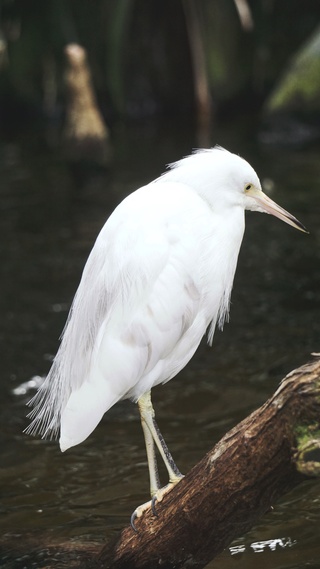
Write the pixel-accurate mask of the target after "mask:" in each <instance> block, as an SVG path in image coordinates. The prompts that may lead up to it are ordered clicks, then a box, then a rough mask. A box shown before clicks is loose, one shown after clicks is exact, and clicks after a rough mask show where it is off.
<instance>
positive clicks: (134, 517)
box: [130, 510, 138, 533]
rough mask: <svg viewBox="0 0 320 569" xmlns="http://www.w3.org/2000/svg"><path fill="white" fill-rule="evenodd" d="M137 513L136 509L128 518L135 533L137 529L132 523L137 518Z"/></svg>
mask: <svg viewBox="0 0 320 569" xmlns="http://www.w3.org/2000/svg"><path fill="white" fill-rule="evenodd" d="M137 517H138V515H137V512H136V510H135V511H134V512H133V513H132V515H131V518H130V525H131V527H132V529H133V531H135V532H136V533H138V530H137V528H136V526H135V525H134V522H135V520H136V519H137Z"/></svg>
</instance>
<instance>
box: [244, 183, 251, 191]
mask: <svg viewBox="0 0 320 569" xmlns="http://www.w3.org/2000/svg"><path fill="white" fill-rule="evenodd" d="M251 188H252V184H248V185H247V186H246V187H245V190H246V192H248V191H249V190H251Z"/></svg>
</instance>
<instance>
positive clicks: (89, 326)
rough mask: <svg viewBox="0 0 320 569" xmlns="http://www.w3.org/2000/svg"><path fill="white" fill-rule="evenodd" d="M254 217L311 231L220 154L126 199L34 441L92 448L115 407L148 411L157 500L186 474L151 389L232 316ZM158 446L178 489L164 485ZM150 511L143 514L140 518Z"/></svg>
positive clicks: (104, 234) (37, 402) (46, 393)
mask: <svg viewBox="0 0 320 569" xmlns="http://www.w3.org/2000/svg"><path fill="white" fill-rule="evenodd" d="M245 210H252V211H259V212H266V213H269V214H272V215H275V216H276V217H279V218H280V219H281V220H283V221H285V222H286V223H288V224H289V225H292V226H293V227H296V228H297V229H300V230H302V231H305V228H304V227H303V225H302V224H301V223H300V222H299V221H298V220H297V219H296V218H295V217H293V216H292V215H291V214H290V213H288V212H287V211H285V210H284V209H282V208H281V207H280V206H278V205H277V204H276V203H275V202H273V201H272V200H271V199H270V198H268V197H267V196H266V195H265V194H264V193H263V192H262V190H261V185H260V182H259V179H258V176H257V174H256V173H255V171H254V170H253V168H252V167H251V166H250V165H249V164H248V162H246V161H245V160H244V159H242V158H240V157H239V156H236V155H235V154H232V153H230V152H228V151H227V150H224V149H222V148H220V147H215V148H211V149H208V150H200V151H196V152H195V153H193V154H192V155H191V156H188V157H187V158H184V159H182V160H180V161H179V162H175V163H174V164H171V165H170V167H169V170H168V171H167V172H166V173H165V174H164V175H162V176H161V177H160V178H158V179H156V180H154V181H153V182H151V183H150V184H148V185H146V186H144V187H142V188H140V189H138V190H137V191H135V192H133V193H132V194H131V195H129V196H128V197H127V198H126V199H124V200H123V201H122V202H121V203H120V205H119V206H118V207H117V208H116V209H115V211H114V212H113V213H112V215H111V216H110V217H109V219H108V220H107V222H106V224H105V225H104V227H103V228H102V230H101V232H100V234H99V236H98V238H97V240H96V242H95V245H94V247H93V249H92V251H91V254H90V256H89V258H88V261H87V263H86V266H85V268H84V271H83V275H82V279H81V282H80V285H79V288H78V291H77V293H76V295H75V298H74V301H73V304H72V308H71V310H70V314H69V317H68V321H67V324H66V327H65V330H64V333H63V338H62V342H61V345H60V348H59V351H58V353H57V355H56V357H55V360H54V362H53V365H52V368H51V370H50V372H49V374H48V377H47V379H46V381H45V382H44V384H43V385H42V387H41V388H40V389H39V391H38V393H37V394H36V396H35V397H34V398H33V400H32V401H31V403H32V404H33V405H34V406H35V408H34V410H33V411H32V412H31V413H30V417H31V418H32V423H31V425H30V426H29V427H28V429H27V432H28V433H30V434H35V433H40V434H41V435H42V436H43V437H47V436H51V437H52V436H56V435H57V434H58V432H59V431H60V448H61V450H62V451H65V450H67V449H68V448H70V447H72V446H74V445H77V444H79V443H81V442H82V441H84V440H85V439H86V438H87V437H88V436H89V435H90V433H92V431H93V430H94V429H95V427H96V426H97V425H98V423H99V421H100V420H101V418H102V417H103V415H104V413H106V411H108V409H110V407H112V406H113V405H114V404H115V403H117V401H119V400H121V399H127V398H130V399H132V400H133V401H135V402H137V403H138V406H139V411H140V415H141V423H142V428H143V433H144V437H145V443H146V450H147V458H148V466H149V475H150V492H151V496H152V498H153V502H152V504H154V500H161V499H162V497H163V495H164V493H165V492H166V491H168V490H169V489H170V488H171V487H172V486H173V485H174V484H176V483H177V482H178V481H179V480H180V479H181V477H182V475H181V473H180V472H179V470H178V468H177V467H176V465H175V463H174V461H173V459H172V457H171V455H170V453H169V450H168V448H167V446H166V444H165V442H164V440H163V437H162V436H161V433H160V431H159V429H158V427H157V424H156V422H155V414H154V410H153V407H152V403H151V397H150V392H151V389H152V387H153V386H155V385H158V384H160V383H166V382H167V381H169V380H170V379H172V378H173V377H174V376H175V375H177V373H178V372H179V371H180V370H181V369H182V368H184V366H185V365H186V364H187V363H188V361H189V360H190V359H191V358H192V356H193V354H194V353H195V351H196V349H197V347H198V345H199V343H200V341H201V339H202V337H203V336H204V334H205V333H206V330H207V329H208V340H209V343H210V344H211V342H212V339H213V334H214V331H215V327H216V325H218V326H219V327H220V328H221V327H222V325H223V322H224V320H225V319H226V317H227V315H228V310H229V300H230V293H231V288H232V284H233V278H234V274H235V270H236V265H237V259H238V254H239V249H240V245H241V241H242V237H243V233H244V228H245V217H244V212H245ZM155 446H156V447H157V448H158V450H159V452H160V455H161V456H162V459H163V461H164V463H165V466H166V469H167V471H168V475H169V484H168V485H167V486H165V487H164V488H162V489H161V488H160V483H159V476H158V469H157V462H156V456H155ZM150 504H151V502H147V503H146V504H143V505H142V506H139V507H138V508H137V509H136V510H135V512H134V514H133V519H134V518H135V517H137V516H140V515H141V514H142V512H143V511H144V509H145V508H146V507H147V506H149V505H150Z"/></svg>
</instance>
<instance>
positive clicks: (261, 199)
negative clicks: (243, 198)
mask: <svg viewBox="0 0 320 569" xmlns="http://www.w3.org/2000/svg"><path fill="white" fill-rule="evenodd" d="M246 195H247V196H250V197H252V198H254V200H255V201H256V203H257V205H258V207H259V210H260V211H262V212H265V213H269V214H270V215H274V216H275V217H278V218H279V219H281V220H282V221H284V222H285V223H288V225H292V227H295V228H296V229H299V231H303V232H304V233H309V231H307V229H306V228H305V226H304V225H302V223H301V222H300V221H299V220H298V219H297V218H296V217H294V216H293V215H291V213H289V212H288V211H286V210H285V209H283V207H280V206H279V205H278V204H277V203H276V202H274V201H273V200H271V199H270V198H269V197H268V196H267V195H266V194H264V193H263V192H262V191H261V190H257V189H256V188H251V189H250V190H248V191H247V192H246Z"/></svg>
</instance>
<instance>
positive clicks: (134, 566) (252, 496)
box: [97, 359, 320, 569]
mask: <svg viewBox="0 0 320 569" xmlns="http://www.w3.org/2000/svg"><path fill="white" fill-rule="evenodd" d="M319 418H320V360H319V359H316V360H315V361H313V362H312V363H309V364H306V365H304V366H302V367H300V368H299V369H297V370H295V371H293V372H291V373H290V374H289V375H287V377H286V378H285V379H284V380H283V381H282V383H281V384H280V386H279V388H278V389H277V391H276V392H275V394H274V395H273V396H272V397H271V398H270V399H269V400H268V401H267V402H266V403H265V404H264V405H262V407H260V408H259V409H257V410H256V411H255V412H254V413H252V414H251V415H250V416H249V417H247V418H246V419H245V420H244V421H242V422H241V423H240V424H239V425H237V426H236V427H234V428H233V429H232V430H231V431H229V432H228V433H227V434H226V435H225V436H224V437H223V438H222V439H221V441H220V442H219V443H218V444H217V445H216V446H215V447H214V448H213V449H212V450H211V451H210V452H209V453H208V454H207V455H206V456H205V457H204V458H203V459H202V460H201V461H200V462H199V463H198V464H197V465H196V466H195V467H194V468H193V469H192V470H191V471H190V472H189V473H188V474H187V475H186V476H185V478H184V479H183V480H182V481H181V482H180V483H179V484H178V485H177V486H176V487H175V488H174V489H173V490H172V491H171V492H170V493H169V494H168V495H167V496H165V498H164V499H163V501H162V502H161V503H159V504H157V512H158V517H155V516H153V515H152V512H150V511H149V512H146V514H145V515H144V516H143V517H142V518H140V519H139V520H136V522H135V523H136V527H137V529H138V533H135V532H134V531H133V530H132V528H131V527H127V528H126V529H124V530H123V531H122V533H121V535H120V537H119V539H118V541H117V542H116V543H113V544H112V545H111V546H110V545H108V546H106V547H105V548H104V549H103V550H102V552H101V553H100V555H99V557H98V559H97V566H98V567H101V568H103V569H108V568H111V567H112V569H127V568H128V567H130V569H153V568H156V567H157V568H158V567H159V566H161V568H162V569H171V568H173V567H174V568H176V569H178V568H183V567H187V566H189V565H190V564H191V565H192V567H196V568H198V569H200V568H202V567H205V566H206V565H207V563H209V561H210V560H211V559H212V558H213V557H215V556H216V555H218V554H219V553H220V552H221V551H222V550H223V549H224V548H225V547H226V546H227V545H228V544H229V543H230V542H231V541H232V540H233V539H234V538H235V537H236V536H237V535H240V534H242V533H243V532H245V531H248V530H249V529H250V528H251V527H252V525H253V524H254V523H256V521H257V520H258V519H259V518H260V517H261V516H262V515H263V514H264V513H265V512H267V511H268V510H269V509H270V508H271V507H272V505H273V504H274V502H275V501H276V500H277V499H278V498H279V497H280V496H282V495H283V494H284V493H285V492H288V491H289V490H291V489H292V488H293V487H294V486H296V485H297V484H299V483H300V482H302V481H303V480H305V479H306V477H310V476H319V475H320V425H319Z"/></svg>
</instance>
